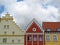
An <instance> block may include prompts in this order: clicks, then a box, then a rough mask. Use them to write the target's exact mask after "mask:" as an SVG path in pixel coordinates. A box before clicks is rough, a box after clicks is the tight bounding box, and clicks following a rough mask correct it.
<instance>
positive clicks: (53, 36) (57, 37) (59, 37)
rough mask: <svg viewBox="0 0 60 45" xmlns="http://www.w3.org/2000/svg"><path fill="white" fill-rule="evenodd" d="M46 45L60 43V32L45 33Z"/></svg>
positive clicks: (57, 44)
mask: <svg viewBox="0 0 60 45" xmlns="http://www.w3.org/2000/svg"><path fill="white" fill-rule="evenodd" d="M47 38H49V39H47ZM45 45H60V33H57V32H53V33H48V32H47V33H45Z"/></svg>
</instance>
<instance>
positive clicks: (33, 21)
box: [26, 18, 43, 31]
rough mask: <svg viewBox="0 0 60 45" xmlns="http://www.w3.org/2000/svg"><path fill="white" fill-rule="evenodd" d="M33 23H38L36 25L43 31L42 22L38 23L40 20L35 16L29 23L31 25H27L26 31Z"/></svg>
mask: <svg viewBox="0 0 60 45" xmlns="http://www.w3.org/2000/svg"><path fill="white" fill-rule="evenodd" d="M33 23H34V24H36V25H37V26H38V27H39V28H40V29H41V31H43V30H42V28H41V26H40V24H39V23H38V21H36V19H35V18H33V19H32V21H31V22H30V23H29V25H28V26H27V29H26V31H27V30H28V29H29V28H30V26H31V25H32V24H33Z"/></svg>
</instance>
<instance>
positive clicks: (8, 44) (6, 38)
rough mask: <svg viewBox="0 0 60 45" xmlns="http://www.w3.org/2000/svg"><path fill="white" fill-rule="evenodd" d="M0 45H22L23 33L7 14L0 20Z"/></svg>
mask: <svg viewBox="0 0 60 45" xmlns="http://www.w3.org/2000/svg"><path fill="white" fill-rule="evenodd" d="M0 45H24V32H23V31H22V29H20V28H19V27H18V25H16V23H15V22H14V21H13V17H12V16H10V14H8V13H7V14H5V16H3V17H2V18H1V22H0Z"/></svg>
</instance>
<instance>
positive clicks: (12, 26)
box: [0, 18, 24, 35]
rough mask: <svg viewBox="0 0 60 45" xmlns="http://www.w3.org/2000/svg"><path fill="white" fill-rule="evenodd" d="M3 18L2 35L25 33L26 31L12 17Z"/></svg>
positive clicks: (0, 26) (0, 33)
mask: <svg viewBox="0 0 60 45" xmlns="http://www.w3.org/2000/svg"><path fill="white" fill-rule="evenodd" d="M6 19H8V18H3V19H2V20H1V23H0V35H5V33H6V35H13V33H14V35H24V31H23V30H22V29H21V28H20V27H19V26H18V25H17V24H16V23H15V22H14V21H13V20H11V19H8V20H6ZM6 27H8V28H6Z"/></svg>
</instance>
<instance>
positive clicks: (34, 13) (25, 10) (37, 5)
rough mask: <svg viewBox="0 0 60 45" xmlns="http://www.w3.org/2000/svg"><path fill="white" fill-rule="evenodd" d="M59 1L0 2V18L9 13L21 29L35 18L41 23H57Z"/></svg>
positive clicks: (7, 0)
mask: <svg viewBox="0 0 60 45" xmlns="http://www.w3.org/2000/svg"><path fill="white" fill-rule="evenodd" d="M59 11H60V0H0V17H2V15H4V14H6V12H9V13H10V14H11V15H12V16H13V17H14V21H15V22H16V23H17V24H18V25H19V26H20V27H22V28H23V29H25V28H26V26H27V24H29V22H30V21H31V20H32V19H33V18H35V19H36V20H37V21H38V22H39V23H40V24H41V23H42V22H46V21H50V22H58V21H59V18H60V17H59Z"/></svg>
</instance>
